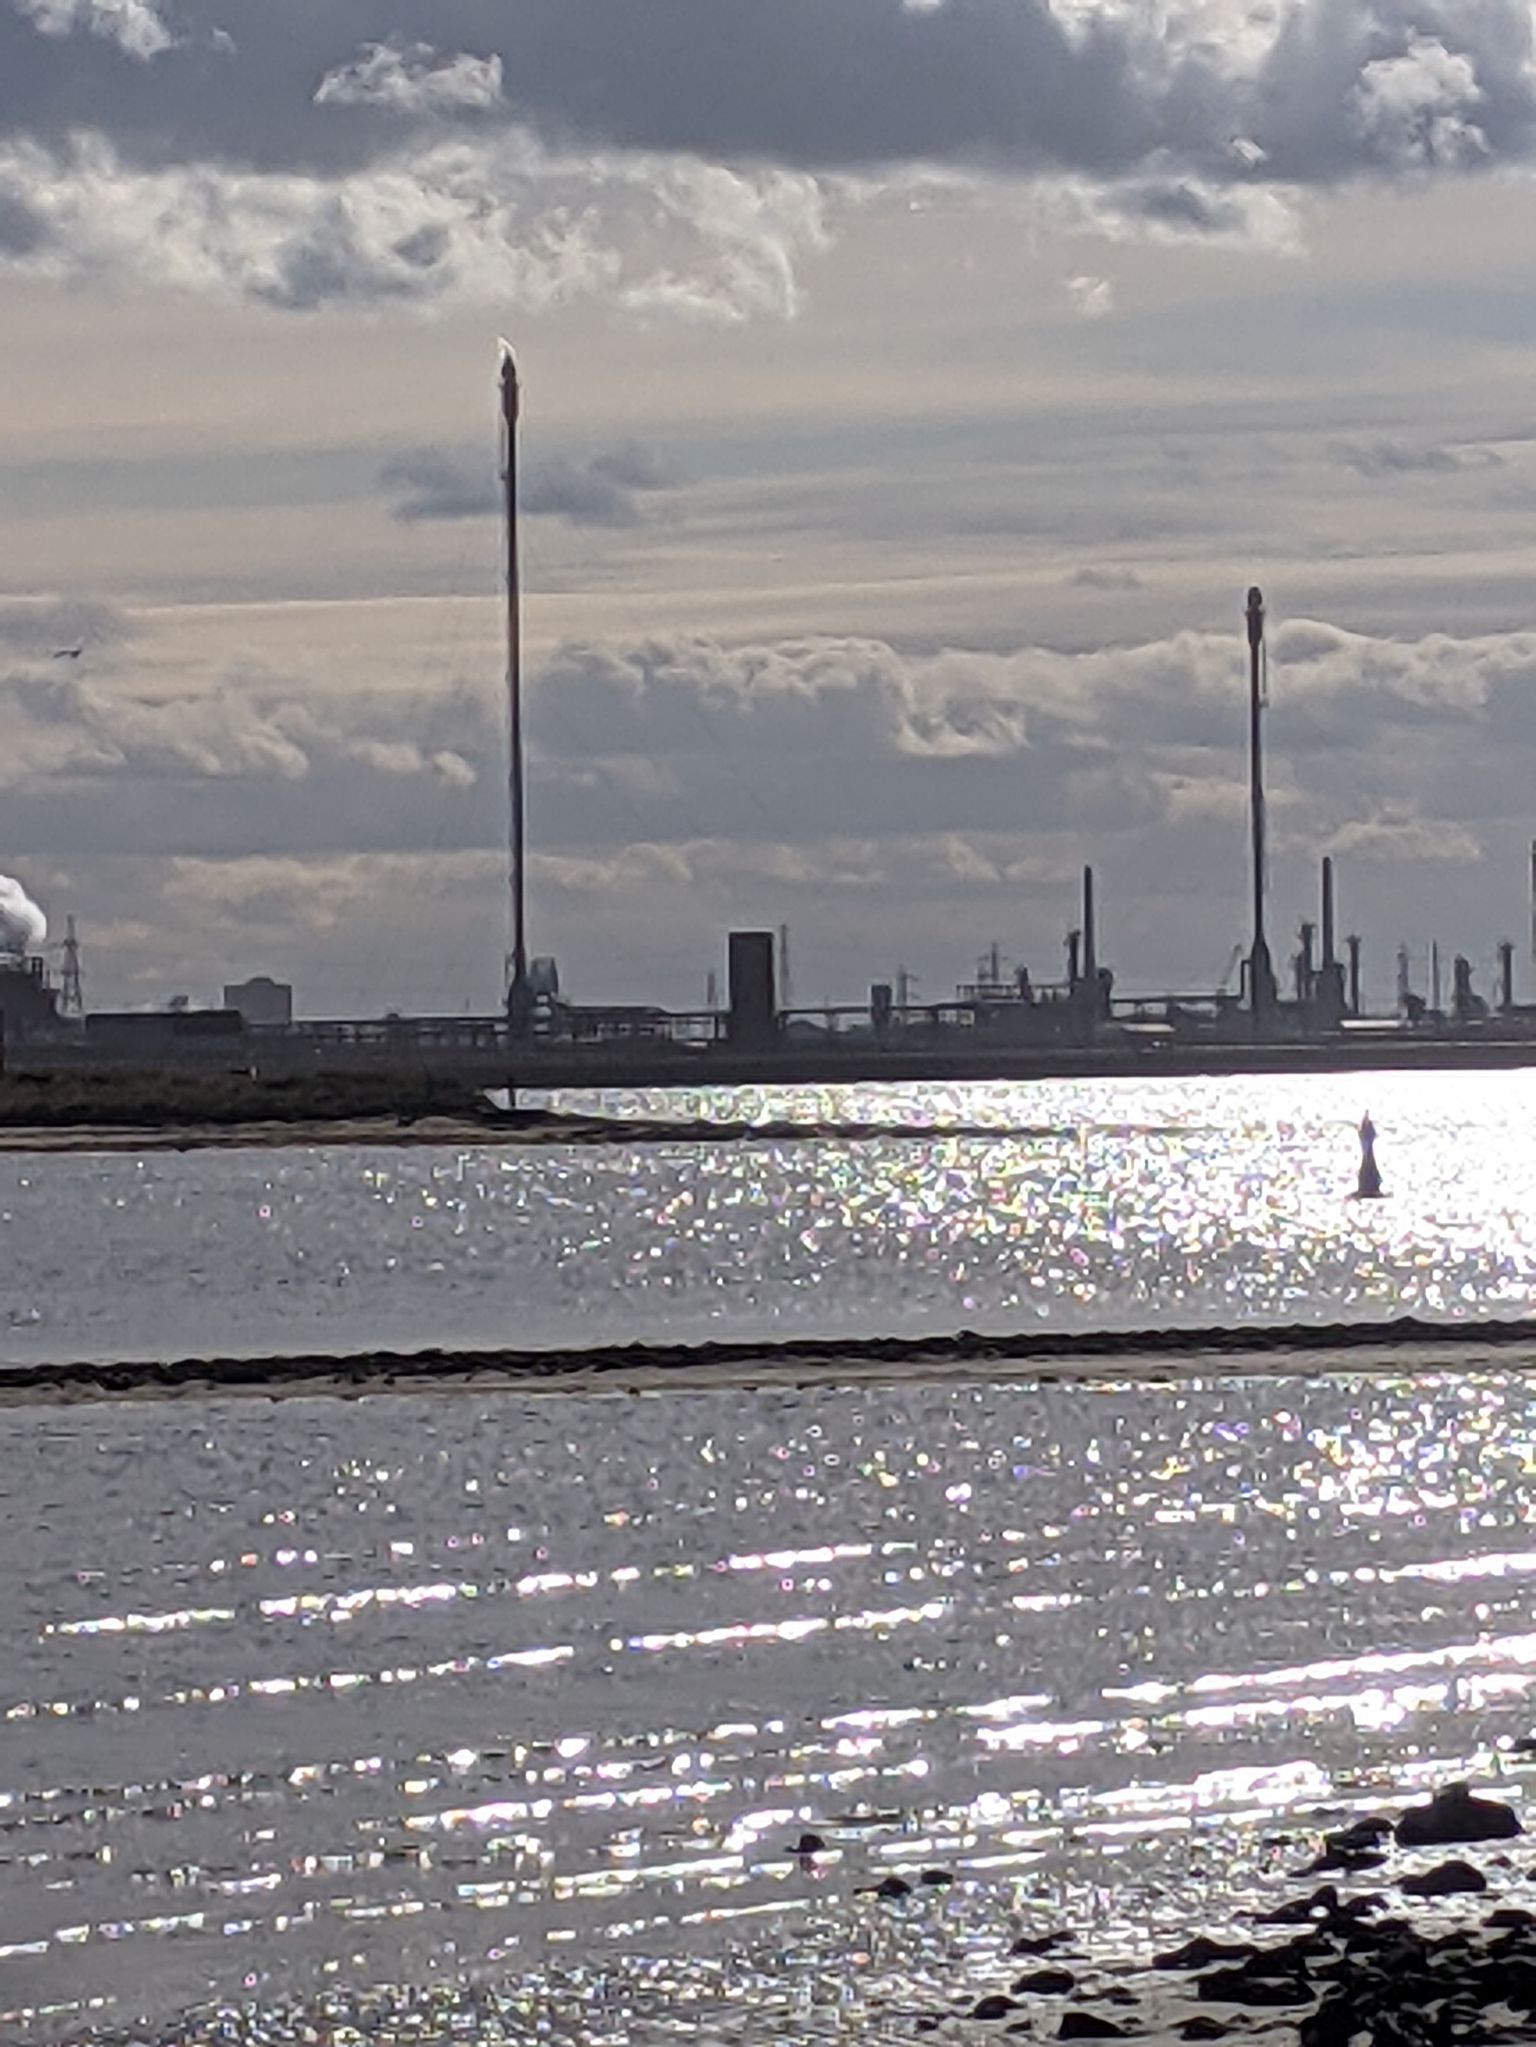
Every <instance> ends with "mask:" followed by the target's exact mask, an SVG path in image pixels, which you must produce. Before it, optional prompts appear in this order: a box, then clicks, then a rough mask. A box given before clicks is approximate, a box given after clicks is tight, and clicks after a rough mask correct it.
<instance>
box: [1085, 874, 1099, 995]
mask: <svg viewBox="0 0 1536 2047" xmlns="http://www.w3.org/2000/svg"><path fill="white" fill-rule="evenodd" d="M1098 978H1099V942H1098V930H1097V927H1096V924H1095V920H1094V908H1093V869H1092V868H1091V867H1085V868H1084V869H1083V979H1084V980H1085V981H1086V982H1087V983H1088V986H1089V988H1090V989H1092V988H1094V987H1095V985H1096V984H1097V982H1098Z"/></svg>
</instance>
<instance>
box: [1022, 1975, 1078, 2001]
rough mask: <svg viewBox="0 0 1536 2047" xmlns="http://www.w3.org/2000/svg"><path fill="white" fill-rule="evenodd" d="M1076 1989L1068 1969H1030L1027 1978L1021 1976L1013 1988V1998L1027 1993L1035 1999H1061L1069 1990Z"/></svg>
mask: <svg viewBox="0 0 1536 2047" xmlns="http://www.w3.org/2000/svg"><path fill="white" fill-rule="evenodd" d="M1076 1988H1077V1978H1076V1977H1075V1976H1074V1975H1073V1974H1072V1972H1071V1970H1070V1969H1031V1970H1030V1972H1029V1974H1028V1975H1027V1976H1021V1977H1020V1978H1019V1980H1018V1982H1017V1983H1015V1984H1014V1986H1013V1994H1014V1996H1015V1997H1023V1996H1024V1995H1025V1994H1026V1993H1029V1994H1031V1995H1033V1996H1036V1997H1062V1996H1064V1995H1065V1994H1066V1992H1067V1991H1069V1990H1075V1989H1076Z"/></svg>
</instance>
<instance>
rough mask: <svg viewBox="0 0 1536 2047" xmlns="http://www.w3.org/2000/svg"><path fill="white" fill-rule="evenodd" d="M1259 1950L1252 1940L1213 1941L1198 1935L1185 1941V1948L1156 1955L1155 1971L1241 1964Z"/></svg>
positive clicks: (1203, 1935) (1154, 1959)
mask: <svg viewBox="0 0 1536 2047" xmlns="http://www.w3.org/2000/svg"><path fill="white" fill-rule="evenodd" d="M1257 1953H1258V1949H1257V1948H1256V1947H1255V1946H1254V1944H1253V1942H1252V1941H1251V1940H1211V1939H1210V1938H1209V1937H1208V1936H1207V1935H1206V1934H1203V1933H1197V1934H1196V1935H1195V1937H1194V1939H1193V1940H1187V1941H1185V1943H1184V1945H1183V1947H1178V1948H1173V1949H1172V1950H1170V1952H1169V1953H1167V1954H1165V1955H1154V1956H1153V1958H1152V1966H1153V1968H1154V1969H1208V1968H1209V1967H1210V1966H1211V1964H1212V1962H1241V1961H1246V1960H1247V1958H1248V1956H1249V1955H1256V1954H1257Z"/></svg>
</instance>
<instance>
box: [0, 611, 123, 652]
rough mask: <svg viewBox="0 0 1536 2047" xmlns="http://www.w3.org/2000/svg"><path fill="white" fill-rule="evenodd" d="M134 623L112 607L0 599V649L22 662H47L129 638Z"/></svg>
mask: <svg viewBox="0 0 1536 2047" xmlns="http://www.w3.org/2000/svg"><path fill="white" fill-rule="evenodd" d="M133 632H134V625H133V621H132V620H131V619H130V618H129V617H128V616H127V614H126V613H124V612H122V611H119V610H118V609H117V608H116V606H114V605H111V604H101V603H93V602H90V601H88V600H84V599H67V600H66V599H59V598H50V597H35V598H19V599H12V600H9V601H6V600H4V599H0V648H3V649H5V650H7V651H8V652H10V653H12V654H14V655H15V656H16V657H17V658H19V659H21V660H38V661H48V660H50V659H51V658H52V657H53V656H54V655H55V654H59V653H62V652H63V650H65V649H67V648H71V647H78V648H80V649H81V650H82V655H84V654H87V653H89V652H90V651H91V650H93V649H95V648H101V647H111V646H114V645H116V644H117V643H118V642H119V641H122V640H126V639H130V638H131V637H132V635H133Z"/></svg>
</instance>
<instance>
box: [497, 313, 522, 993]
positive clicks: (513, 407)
mask: <svg viewBox="0 0 1536 2047" xmlns="http://www.w3.org/2000/svg"><path fill="white" fill-rule="evenodd" d="M517 415H518V387H517V364H516V363H515V362H514V361H513V359H512V351H511V349H510V348H509V347H508V346H507V344H506V343H505V342H503V343H502V347H501V424H502V439H503V456H504V465H503V470H502V479H503V481H504V483H505V485H506V543H507V712H508V738H509V742H510V748H509V759H508V764H507V795H508V798H509V809H510V824H511V835H512V836H511V865H510V868H509V870H508V880H509V882H510V884H511V890H512V976H511V984H510V986H509V987H508V989H507V1007H508V1009H509V1010H511V1011H513V1012H520V1010H521V1008H522V1005H523V1002H524V999H525V996H526V992H527V986H528V931H527V904H526V900H525V874H524V869H525V866H526V860H525V852H526V845H525V832H524V822H523V793H524V792H523V633H522V585H521V581H520V578H519V575H518V549H517Z"/></svg>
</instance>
